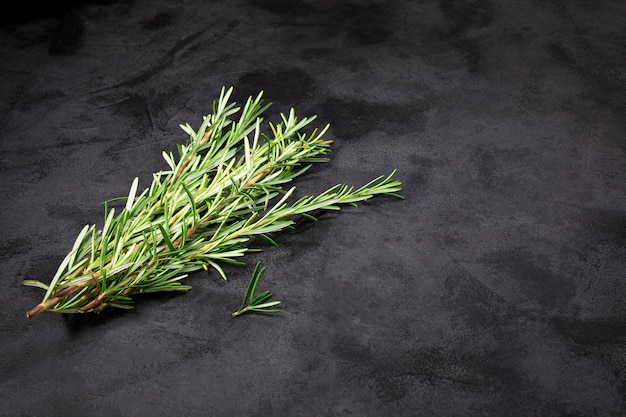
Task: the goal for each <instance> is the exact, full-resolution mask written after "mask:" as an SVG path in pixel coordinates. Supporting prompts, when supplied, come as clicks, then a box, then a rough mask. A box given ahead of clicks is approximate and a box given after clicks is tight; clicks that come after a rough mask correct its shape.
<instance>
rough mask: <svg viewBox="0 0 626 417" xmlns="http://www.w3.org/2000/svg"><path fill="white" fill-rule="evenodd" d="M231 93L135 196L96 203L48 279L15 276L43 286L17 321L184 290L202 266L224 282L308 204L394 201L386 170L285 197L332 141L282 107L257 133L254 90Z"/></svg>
mask: <svg viewBox="0 0 626 417" xmlns="http://www.w3.org/2000/svg"><path fill="white" fill-rule="evenodd" d="M231 94H232V88H229V89H226V88H222V90H221V93H220V97H219V99H218V100H216V101H215V102H214V103H213V109H212V110H213V112H212V113H211V114H209V115H208V116H206V117H204V120H203V122H202V124H201V125H200V127H199V129H198V130H197V131H195V130H193V129H192V128H191V126H189V125H188V124H185V125H181V128H182V129H183V130H184V131H185V132H186V133H187V134H188V135H189V140H188V141H187V143H186V144H184V145H178V149H177V151H178V156H175V155H174V153H173V152H163V158H164V160H165V162H166V164H167V166H168V167H167V168H168V169H166V170H163V171H159V172H156V173H154V174H153V177H152V182H151V185H150V186H149V187H148V188H146V189H145V190H143V191H142V192H141V193H139V192H138V179H137V178H135V179H134V181H133V182H132V184H131V187H130V190H129V193H128V196H127V197H123V198H118V199H113V200H109V201H107V202H105V203H104V224H103V226H102V228H101V229H98V228H97V227H96V225H86V226H85V227H84V228H83V229H82V230H81V231H80V233H79V234H78V236H77V238H76V240H75V242H74V245H73V247H72V249H71V251H70V252H69V253H68V254H67V256H66V257H65V258H64V259H63V261H62V262H61V264H60V265H59V268H58V270H57V272H56V274H55V275H54V277H53V278H52V280H51V281H50V283H49V284H46V283H44V282H42V281H38V280H26V281H24V284H25V285H29V286H34V287H38V288H41V289H43V290H45V295H44V296H43V299H42V301H41V303H39V304H38V305H37V306H35V307H34V308H32V309H31V310H29V311H28V312H27V314H26V315H27V317H29V318H30V317H35V316H37V315H38V314H40V313H42V312H45V311H51V312H61V313H85V312H96V313H97V312H100V311H102V310H104V309H105V308H107V307H117V308H124V309H130V308H133V299H132V296H133V295H134V294H140V293H150V292H160V291H188V290H189V289H190V288H191V287H190V286H189V285H186V284H183V283H182V281H183V280H184V279H185V278H186V277H187V276H188V274H189V273H191V272H193V271H197V270H200V269H203V268H204V269H208V268H209V267H210V268H213V269H215V270H216V271H217V272H218V273H219V274H220V275H221V276H222V277H223V278H224V279H226V278H227V277H226V274H225V272H224V270H223V268H222V265H224V264H228V263H230V264H243V262H241V261H240V258H241V257H242V256H244V255H245V253H246V252H248V251H250V250H251V249H250V248H248V247H247V246H246V244H247V242H248V241H249V240H250V239H252V238H254V237H261V238H263V239H265V240H267V241H269V242H270V243H272V244H276V242H274V240H273V239H272V238H271V235H272V234H273V233H275V232H278V231H281V230H283V229H285V228H288V227H292V226H293V224H294V218H295V217H297V216H305V217H309V218H312V219H314V217H313V216H312V213H313V212H316V211H318V210H339V209H340V208H341V206H343V205H356V203H357V202H360V201H364V200H368V199H369V198H371V197H373V196H375V195H380V194H384V195H391V196H395V197H400V198H401V196H400V195H399V194H397V193H398V192H399V191H400V182H399V181H397V180H395V179H393V176H394V174H395V171H393V172H392V173H391V174H390V175H388V176H381V177H378V178H376V179H374V180H372V181H371V182H369V183H367V184H365V185H363V186H362V187H360V188H356V189H355V188H354V187H351V186H348V185H345V184H337V185H335V186H333V187H331V188H329V189H327V190H326V191H324V192H322V193H321V194H319V195H317V196H305V197H301V198H299V199H297V200H296V201H291V197H292V196H293V193H294V191H295V187H290V188H288V189H285V188H284V185H285V184H288V183H289V182H291V181H292V180H294V179H295V178H296V177H298V176H300V175H302V174H303V173H305V172H306V171H307V170H308V169H309V167H310V166H311V164H313V163H316V162H325V161H328V159H327V158H326V156H325V155H326V154H327V153H328V152H329V151H330V145H331V143H332V141H330V140H326V139H323V136H324V134H325V133H326V132H327V130H328V128H329V126H328V125H326V126H325V127H324V128H323V129H321V130H317V129H314V130H313V131H312V132H311V133H310V134H306V133H303V130H304V128H305V127H306V126H308V125H309V124H310V123H311V122H312V121H313V120H314V119H315V117H304V118H298V117H296V114H295V111H294V110H293V109H291V111H290V112H289V113H288V114H287V115H285V114H281V122H280V123H278V124H275V125H274V124H272V123H269V128H270V130H271V132H270V134H269V135H265V134H262V133H261V123H262V118H261V115H262V113H263V112H264V111H265V110H266V109H267V108H268V107H269V106H270V105H269V104H266V103H264V101H263V98H262V92H261V93H259V94H258V95H257V96H256V97H250V98H249V99H248V100H247V101H246V103H245V104H244V105H243V107H238V106H237V104H236V103H234V102H230V96H231ZM119 204H123V207H122V208H121V210H120V212H119V213H118V214H117V215H116V205H119ZM117 208H118V209H119V207H117Z"/></svg>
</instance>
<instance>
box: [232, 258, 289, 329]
mask: <svg viewBox="0 0 626 417" xmlns="http://www.w3.org/2000/svg"><path fill="white" fill-rule="evenodd" d="M265 269H266V268H265V267H261V263H260V262H257V264H256V266H255V267H254V271H252V277H251V278H250V283H248V288H247V289H246V293H245V295H244V297H243V302H242V303H241V307H239V310H237V311H235V312H234V313H233V317H237V316H240V315H242V314H243V313H248V312H255V313H279V312H280V310H279V309H275V308H270V307H274V306H276V305H278V304H280V301H269V299H270V298H272V293H271V292H269V291H263V292H262V293H261V294H259V295H256V296H255V295H254V294H255V293H256V289H257V287H258V285H259V281H260V280H261V278H262V277H263V274H265Z"/></svg>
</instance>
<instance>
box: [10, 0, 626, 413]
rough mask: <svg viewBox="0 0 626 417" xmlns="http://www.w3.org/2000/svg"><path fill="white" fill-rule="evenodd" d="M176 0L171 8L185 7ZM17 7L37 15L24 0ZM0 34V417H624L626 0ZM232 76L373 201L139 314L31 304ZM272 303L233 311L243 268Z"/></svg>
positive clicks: (127, 21)
mask: <svg viewBox="0 0 626 417" xmlns="http://www.w3.org/2000/svg"><path fill="white" fill-rule="evenodd" d="M174 4H180V6H174ZM22 6H23V7H22V10H24V11H29V10H28V9H29V7H33V8H34V6H31V5H29V4H23V5H22ZM43 12H45V13H41V14H39V15H37V16H31V17H33V18H32V19H28V18H27V17H28V14H27V13H26V14H24V15H23V16H22V19H21V20H20V21H19V22H18V21H17V20H15V19H11V18H7V17H6V15H5V21H6V23H4V24H3V26H2V27H1V28H0V48H1V49H0V68H1V73H0V89H1V90H0V94H1V97H2V100H1V102H0V105H1V108H0V134H1V144H0V173H1V175H2V176H1V177H0V178H1V182H0V193H1V195H0V197H1V198H0V210H1V212H2V216H1V222H2V223H1V230H2V236H1V238H0V239H1V240H0V248H1V249H0V262H1V265H2V286H1V290H0V302H1V305H2V313H1V315H0V317H1V322H0V414H1V415H2V416H11V417H13V416H47V417H56V416H138V415H147V416H148V415H149V416H154V417H157V416H172V415H181V416H196V415H198V416H199V415H212V416H242V415H246V416H251V417H254V416H270V415H272V416H498V417H499V416H507V417H515V416H520V417H521V416H622V415H624V413H625V412H626V403H625V401H626V356H625V354H626V345H625V343H626V335H625V330H626V322H625V319H626V308H625V306H626V277H625V272H626V181H625V180H626V154H625V151H626V140H625V137H626V136H625V134H626V74H625V72H624V63H625V62H626V32H625V31H624V29H623V25H624V22H625V21H626V3H625V2H622V1H609V0H603V1H593V2H592V1H583V0H577V1H568V0H561V1H558V0H551V1H549V0H545V1H540V0H535V1H513V0H508V1H498V2H496V1H492V2H489V1H476V0H441V1H394V2H386V3H385V4H384V5H383V4H382V2H381V3H378V2H374V1H369V2H367V1H366V2H357V1H352V2H350V1H346V2H339V1H332V2H313V1H288V0H269V1H262V0H259V1H247V2H246V1H236V2H208V1H193V0H185V1H181V2H168V1H165V0H157V1H139V0H137V1H131V2H115V1H100V2H91V3H87V2H84V3H79V2H75V3H74V4H73V5H71V6H68V7H67V8H65V9H61V7H60V6H59V8H58V9H54V8H50V7H49V8H48V9H46V10H43ZM222 86H234V87H235V95H236V96H237V98H238V100H242V99H244V98H245V97H247V96H248V95H251V94H256V93H257V92H258V91H259V90H264V91H265V94H266V97H267V98H268V99H269V100H271V101H273V102H274V103H275V104H274V106H273V107H272V109H271V112H270V113H269V116H271V117H275V115H276V114H277V113H278V112H280V111H286V110H287V109H288V108H289V107H290V106H293V107H295V108H296V109H297V110H298V112H299V113H300V114H302V115H310V114H317V115H319V117H320V119H319V121H320V124H324V123H327V122H328V123H330V124H331V125H332V128H331V130H330V132H329V136H330V137H332V138H333V139H334V141H335V143H334V148H333V153H332V154H331V158H332V160H331V162H330V163H328V164H324V165H323V166H319V167H317V168H316V169H315V170H313V171H312V172H311V173H310V174H307V176H306V177H304V178H302V180H301V181H298V183H297V184H296V185H297V186H298V190H301V192H302V193H305V192H307V193H313V192H317V191H320V190H322V189H323V188H324V187H326V186H330V185H333V184H335V183H337V182H348V183H351V184H354V185H360V184H362V183H364V182H366V181H368V180H369V179H371V178H373V177H375V176H377V175H381V174H387V173H389V172H391V170H393V169H394V168H397V169H398V179H400V180H401V181H402V182H403V184H404V190H403V193H404V195H405V196H406V200H404V201H400V200H394V199H386V198H381V199H376V200H375V201H372V202H371V203H368V204H363V205H361V206H360V207H359V208H349V209H346V210H345V211H343V212H341V213H332V214H328V215H324V216H322V218H321V220H320V222H319V223H317V224H314V225H308V224H306V225H304V226H305V227H302V228H301V229H298V231H296V232H288V233H284V234H281V235H279V236H276V240H277V242H278V243H279V244H280V247H278V248H272V247H268V248H267V250H266V251H265V252H263V253H261V254H251V255H249V256H250V258H249V261H248V266H246V267H241V268H236V267H233V268H229V269H228V272H229V273H230V280H229V281H228V282H224V281H222V280H221V279H220V278H219V277H218V276H217V274H215V273H211V274H205V273H199V274H195V275H193V276H192V277H190V278H189V279H188V283H190V284H191V285H193V287H194V288H193V290H192V291H191V292H189V293H187V294H184V295H181V296H166V297H158V296H157V297H150V298H141V299H139V300H138V301H137V308H136V309H135V310H134V311H132V312H129V313H120V312H114V311H109V312H107V313H104V314H101V315H100V316H92V315H81V316H61V315H55V314H44V315H41V316H39V317H36V318H34V319H31V320H28V319H26V318H25V312H26V311H27V310H28V309H29V308H31V307H33V306H34V305H36V304H37V303H38V302H39V301H40V300H41V296H42V292H41V291H40V290H37V289H33V288H29V287H25V286H23V285H22V284H21V282H22V280H23V279H25V278H37V279H42V280H49V279H50V278H51V276H52V275H53V274H54V271H55V270H56V268H57V266H58V264H59V262H60V261H61V259H62V258H63V256H64V255H65V254H66V253H67V251H68V250H69V249H70V247H71V244H72V242H73V240H74V238H75V236H76V234H77V233H78V231H79V230H80V228H81V227H82V226H83V225H84V224H87V223H97V224H101V217H102V209H101V206H100V203H101V202H102V201H104V200H106V199H108V198H111V197H116V196H120V195H124V194H126V193H127V192H128V188H129V186H130V183H131V181H132V179H133V178H134V177H135V176H139V177H140V179H141V180H142V183H141V185H143V186H147V184H148V181H149V179H150V174H151V173H152V172H154V171H157V170H160V169H162V168H164V166H165V164H164V162H163V161H162V159H161V151H162V150H171V149H174V146H175V144H176V143H178V142H182V141H185V140H186V139H185V137H184V134H183V132H182V131H181V130H180V129H179V127H178V125H179V124H180V123H187V122H188V123H190V124H191V125H193V126H197V125H198V124H199V123H200V121H201V118H202V116H203V115H204V114H206V113H208V112H209V111H210V105H211V102H212V100H213V99H215V98H216V97H217V95H218V94H219V90H220V88H221V87H222ZM257 260H260V261H262V262H263V264H264V265H265V266H267V273H266V276H265V278H264V280H263V282H262V286H264V287H265V288H267V289H270V290H271V291H272V292H274V294H275V296H276V297H277V298H278V299H280V300H282V301H283V307H284V311H283V312H282V313H281V314H279V315H276V316H248V317H241V318H239V319H234V318H232V317H231V316H230V312H232V311H233V310H234V309H236V308H237V307H238V306H239V303H240V300H241V296H242V295H243V291H244V289H245V286H246V283H247V279H248V277H249V276H250V273H251V270H252V266H253V264H254V263H255V262H256V261H257Z"/></svg>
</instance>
